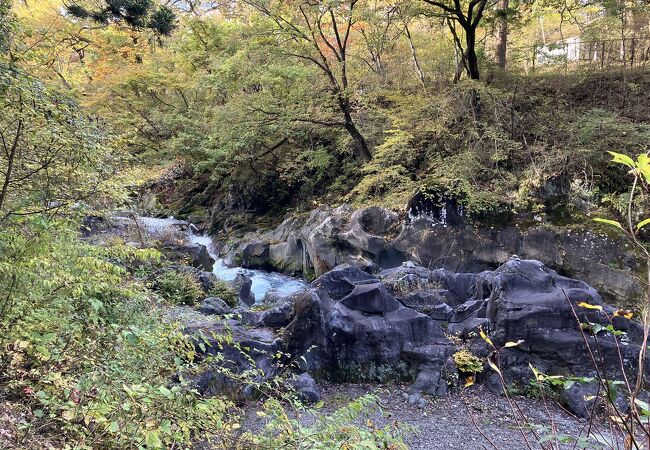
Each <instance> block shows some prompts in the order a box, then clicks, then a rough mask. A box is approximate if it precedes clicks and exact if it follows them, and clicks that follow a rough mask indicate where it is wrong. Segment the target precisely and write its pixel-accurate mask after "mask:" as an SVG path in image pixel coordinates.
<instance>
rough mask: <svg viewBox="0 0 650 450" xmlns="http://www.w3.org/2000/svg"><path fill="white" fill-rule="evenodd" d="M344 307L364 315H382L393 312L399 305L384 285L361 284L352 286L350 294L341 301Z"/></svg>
mask: <svg viewBox="0 0 650 450" xmlns="http://www.w3.org/2000/svg"><path fill="white" fill-rule="evenodd" d="M341 303H343V304H344V305H345V306H347V307H348V308H350V309H356V310H357V311H363V312H366V313H374V314H382V313H386V312H391V311H395V310H396V309H397V308H399V306H400V304H399V302H398V301H397V300H395V297H393V296H392V295H391V294H390V293H389V292H388V290H387V289H386V286H385V285H384V283H372V284H361V285H357V286H354V288H353V289H352V292H350V293H349V294H348V295H346V296H345V297H344V298H343V299H342V300H341Z"/></svg>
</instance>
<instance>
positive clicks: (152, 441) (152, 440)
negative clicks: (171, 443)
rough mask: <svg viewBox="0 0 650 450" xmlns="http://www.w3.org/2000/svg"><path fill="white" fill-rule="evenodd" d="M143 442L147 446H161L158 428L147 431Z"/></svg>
mask: <svg viewBox="0 0 650 450" xmlns="http://www.w3.org/2000/svg"><path fill="white" fill-rule="evenodd" d="M145 443H146V444H147V447H151V448H161V447H162V442H161V440H160V433H159V432H158V430H151V431H147V434H146V436H145Z"/></svg>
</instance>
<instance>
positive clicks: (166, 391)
mask: <svg viewBox="0 0 650 450" xmlns="http://www.w3.org/2000/svg"><path fill="white" fill-rule="evenodd" d="M158 390H159V391H160V393H161V394H162V395H164V396H165V397H170V396H171V395H172V391H170V390H169V389H167V388H166V387H165V386H160V387H159V388H158Z"/></svg>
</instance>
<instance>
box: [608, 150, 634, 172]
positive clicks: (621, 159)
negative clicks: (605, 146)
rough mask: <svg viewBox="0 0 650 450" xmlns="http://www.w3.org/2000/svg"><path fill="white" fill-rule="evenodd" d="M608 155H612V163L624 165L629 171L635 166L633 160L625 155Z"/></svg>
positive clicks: (612, 153) (613, 153)
mask: <svg viewBox="0 0 650 450" xmlns="http://www.w3.org/2000/svg"><path fill="white" fill-rule="evenodd" d="M607 153H609V154H610V155H612V156H613V157H614V158H613V159H612V162H615V163H619V164H624V165H626V166H628V167H629V168H630V169H634V167H635V164H634V160H633V159H632V158H630V157H629V156H627V155H624V154H622V153H616V152H607Z"/></svg>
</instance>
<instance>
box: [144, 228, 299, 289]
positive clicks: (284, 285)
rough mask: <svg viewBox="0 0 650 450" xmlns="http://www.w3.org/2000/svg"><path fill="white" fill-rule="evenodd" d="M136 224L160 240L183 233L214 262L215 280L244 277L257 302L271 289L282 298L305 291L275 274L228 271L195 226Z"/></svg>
mask: <svg viewBox="0 0 650 450" xmlns="http://www.w3.org/2000/svg"><path fill="white" fill-rule="evenodd" d="M137 221H138V223H139V224H140V226H142V227H143V228H145V229H146V230H147V232H148V233H150V234H152V235H158V236H162V235H165V234H168V233H171V232H178V231H182V230H185V229H186V230H187V231H186V236H187V240H188V242H191V243H194V244H200V245H204V246H205V247H206V248H207V250H208V253H209V254H210V256H211V257H212V258H213V259H214V260H215V263H214V266H213V267H212V272H213V273H214V274H215V275H216V276H217V278H219V279H221V280H224V281H232V280H234V279H235V277H236V276H237V275H239V274H244V275H246V276H248V277H249V278H250V279H251V280H252V286H251V292H252V293H253V294H254V295H255V299H256V300H257V301H260V300H262V298H264V295H265V294H266V292H267V291H269V290H270V289H274V290H276V291H277V292H278V293H280V294H281V295H289V294H293V293H295V292H299V291H302V290H304V289H306V288H307V283H306V282H305V281H303V280H301V279H299V278H294V277H290V276H287V275H283V274H280V273H276V272H267V271H264V270H252V269H245V268H243V267H228V266H227V265H226V264H225V262H224V260H223V259H222V258H220V257H219V252H218V251H217V249H216V247H215V245H214V242H212V239H211V238H210V236H208V235H207V234H205V233H199V232H198V229H197V228H196V226H195V225H194V224H190V223H188V222H186V221H184V220H178V219H175V218H174V217H169V218H167V219H159V218H155V217H138V218H137Z"/></svg>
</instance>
